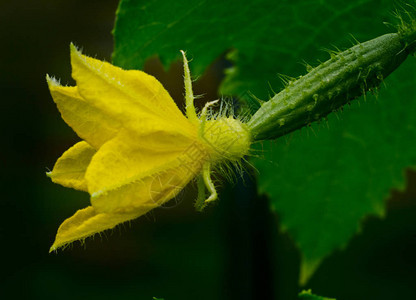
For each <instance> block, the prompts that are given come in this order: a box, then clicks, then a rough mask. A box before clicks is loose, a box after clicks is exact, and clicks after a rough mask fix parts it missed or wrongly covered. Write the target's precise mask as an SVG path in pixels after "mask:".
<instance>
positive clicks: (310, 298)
mask: <svg viewBox="0 0 416 300" xmlns="http://www.w3.org/2000/svg"><path fill="white" fill-rule="evenodd" d="M298 299H299V300H336V299H335V298H326V297H321V296H317V295H314V294H312V291H311V290H307V291H302V292H300V293H299V295H298Z"/></svg>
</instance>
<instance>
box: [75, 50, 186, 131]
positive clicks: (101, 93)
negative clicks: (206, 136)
mask: <svg viewBox="0 0 416 300" xmlns="http://www.w3.org/2000/svg"><path fill="white" fill-rule="evenodd" d="M71 64H72V77H73V78H74V79H75V80H76V82H77V86H78V91H79V93H80V94H81V96H82V97H83V98H84V99H85V100H86V101H88V102H90V103H91V104H93V105H94V106H95V107H98V108H99V109H101V110H102V111H105V112H106V113H108V114H109V115H111V116H112V117H113V118H115V119H117V120H119V121H120V122H122V123H123V125H124V127H126V128H129V129H132V130H140V128H142V127H143V126H147V127H149V126H152V127H153V128H154V129H155V130H160V129H163V130H165V131H169V130H171V129H172V130H173V131H176V130H177V128H180V129H181V131H182V132H183V134H184V135H191V136H192V135H193V134H194V132H193V126H191V124H190V122H189V120H187V119H186V118H185V116H184V115H183V114H182V113H181V111H180V110H179V109H178V107H177V106H176V104H175V102H174V101H173V99H172V98H171V97H170V95H169V93H168V92H167V91H166V90H165V89H164V87H163V86H162V84H161V83H160V82H159V81H157V80H156V79H155V78H154V77H153V76H150V75H148V74H146V73H144V72H141V71H136V70H129V71H126V70H123V69H121V68H118V67H116V66H113V65H111V64H109V63H107V62H103V61H100V60H97V59H93V58H90V57H87V56H84V55H82V54H81V53H80V52H79V51H78V50H77V49H76V48H75V46H74V45H72V44H71ZM172 127H174V128H172Z"/></svg>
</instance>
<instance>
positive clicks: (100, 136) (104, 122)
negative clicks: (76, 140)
mask: <svg viewBox="0 0 416 300" xmlns="http://www.w3.org/2000/svg"><path fill="white" fill-rule="evenodd" d="M46 80H47V82H48V85H49V90H50V92H51V95H52V98H53V100H54V101H55V103H56V105H57V107H58V109H59V111H60V112H61V115H62V118H63V119H64V121H65V122H66V123H67V124H68V125H69V126H71V128H72V129H73V130H74V131H75V132H76V133H77V134H78V136H79V137H80V138H82V139H83V140H85V141H87V142H88V143H89V144H90V145H92V146H93V147H94V148H95V149H98V148H99V147H100V146H101V145H102V144H104V143H105V142H106V141H108V140H109V139H111V138H112V137H114V136H115V135H116V134H117V132H118V131H119V128H120V126H121V124H120V122H118V121H116V120H115V119H113V118H111V116H109V115H108V114H105V112H103V111H102V110H99V109H97V108H96V107H94V106H93V105H92V104H91V103H89V102H86V101H85V100H84V99H83V98H82V97H81V96H80V95H79V93H78V89H77V87H64V86H61V85H60V84H59V83H58V82H57V81H56V80H54V79H52V78H50V77H49V76H47V77H46Z"/></svg>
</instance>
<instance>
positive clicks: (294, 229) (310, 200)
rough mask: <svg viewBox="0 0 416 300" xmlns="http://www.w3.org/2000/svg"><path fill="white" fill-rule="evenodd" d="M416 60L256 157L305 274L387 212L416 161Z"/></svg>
mask: <svg viewBox="0 0 416 300" xmlns="http://www.w3.org/2000/svg"><path fill="white" fill-rule="evenodd" d="M415 82H416V62H415V61H414V58H410V59H409V61H407V62H405V63H404V64H403V65H402V66H401V67H400V68H399V69H398V70H397V71H396V73H394V74H393V75H391V76H390V77H389V78H388V79H387V80H386V81H385V85H386V87H383V88H382V89H381V91H380V93H379V95H378V97H377V99H375V97H373V96H371V97H368V98H369V99H367V101H361V102H355V103H353V105H352V106H351V108H346V109H345V111H344V112H343V113H336V114H332V115H330V116H329V120H328V122H327V123H321V124H315V125H313V126H312V127H311V129H304V130H303V132H301V134H299V132H295V133H293V134H291V135H289V136H287V138H286V139H285V138H281V139H279V140H277V141H274V142H267V143H264V144H263V146H262V147H263V149H264V159H256V160H254V164H255V166H256V167H257V169H258V171H259V174H260V176H259V179H258V181H259V190H260V192H261V193H266V194H268V195H269V196H270V198H271V202H272V206H273V209H274V210H275V211H276V212H277V213H278V214H279V215H280V221H281V224H282V227H283V228H284V230H287V231H288V232H289V233H290V234H291V235H292V237H293V238H294V240H295V242H296V244H297V245H298V247H299V249H300V250H301V253H302V256H303V264H302V267H301V282H303V283H305V282H306V281H307V279H308V278H309V277H310V275H312V273H313V272H314V270H315V269H316V267H317V266H318V265H319V263H320V261H321V260H322V258H324V257H326V256H327V255H328V254H329V253H331V252H332V251H333V250H334V249H337V248H340V247H342V246H345V245H346V243H347V242H348V240H349V239H350V238H351V237H352V236H353V235H354V234H355V233H356V232H357V231H358V230H359V227H360V222H361V220H362V219H363V218H364V217H365V216H366V215H369V214H372V215H377V216H383V214H384V201H385V199H386V198H387V197H388V195H389V192H390V189H391V188H401V187H403V185H404V176H403V174H404V168H406V167H408V166H415V165H416V151H415V141H416V102H415V99H416V86H415V84H414V83H415Z"/></svg>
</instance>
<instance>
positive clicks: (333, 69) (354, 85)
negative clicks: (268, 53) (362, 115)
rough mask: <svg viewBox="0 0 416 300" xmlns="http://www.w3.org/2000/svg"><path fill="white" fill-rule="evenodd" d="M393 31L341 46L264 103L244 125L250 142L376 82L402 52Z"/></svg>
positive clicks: (319, 113) (322, 112) (297, 124)
mask: <svg viewBox="0 0 416 300" xmlns="http://www.w3.org/2000/svg"><path fill="white" fill-rule="evenodd" d="M407 43H408V42H407V41H404V39H403V36H402V35H401V34H399V33H390V34H385V35H382V36H380V37H378V38H375V39H373V40H370V41H367V42H364V43H360V44H357V45H355V46H354V47H352V48H350V49H348V50H345V51H343V52H341V53H339V54H338V55H335V56H333V57H332V58H331V59H329V60H327V61H326V62H324V63H322V64H321V65H319V66H318V67H316V68H314V69H313V70H312V71H311V72H309V73H308V74H307V75H305V76H303V77H300V78H299V79H297V80H296V81H294V82H291V83H289V84H288V85H287V86H286V88H285V89H284V90H282V91H281V92H280V93H278V94H276V95H275V96H274V97H273V98H272V99H270V100H269V101H268V102H264V103H263V104H262V106H261V107H260V108H259V110H258V111H257V112H256V113H255V114H254V115H253V116H252V118H251V119H250V120H249V122H248V126H249V128H250V130H251V133H252V135H253V137H254V139H255V140H266V139H275V138H277V137H280V136H283V135H285V134H287V133H289V132H291V131H294V130H296V129H299V128H301V127H303V126H305V125H308V124H310V123H312V122H314V121H318V120H320V119H322V118H323V117H325V116H326V115H328V114H329V113H331V112H332V111H334V110H337V109H340V108H341V107H342V106H343V105H345V104H346V103H348V102H349V101H351V100H353V99H355V98H357V97H359V96H361V95H363V94H365V93H366V92H367V91H369V90H372V89H374V88H376V87H378V86H379V85H380V83H381V82H382V81H383V79H384V78H386V77H387V76H388V75H389V74H390V73H391V72H393V71H394V70H395V69H396V68H397V67H398V66H399V65H400V64H401V63H402V62H403V61H404V60H405V59H406V57H407V56H408V54H409V51H410V50H409V49H408V48H406V44H407Z"/></svg>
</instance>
